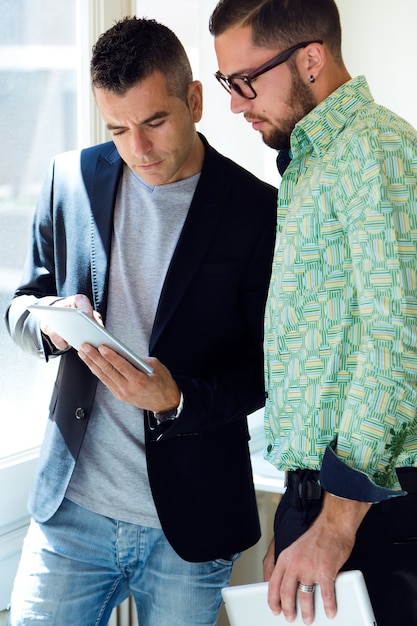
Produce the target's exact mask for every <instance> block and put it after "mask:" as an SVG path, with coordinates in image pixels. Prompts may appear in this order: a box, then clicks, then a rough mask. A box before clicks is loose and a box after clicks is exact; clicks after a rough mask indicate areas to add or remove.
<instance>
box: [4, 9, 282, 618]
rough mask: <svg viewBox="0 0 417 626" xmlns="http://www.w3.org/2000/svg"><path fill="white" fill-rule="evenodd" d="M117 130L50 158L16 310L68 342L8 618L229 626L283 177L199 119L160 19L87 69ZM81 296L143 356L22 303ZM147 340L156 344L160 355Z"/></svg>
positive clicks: (25, 333)
mask: <svg viewBox="0 0 417 626" xmlns="http://www.w3.org/2000/svg"><path fill="white" fill-rule="evenodd" d="M91 70H92V84H93V90H94V95H95V98H96V102H97V105H98V107H99V109H100V112H101V114H102V116H103V119H104V121H105V122H106V124H107V127H108V129H109V130H110V132H111V134H112V139H113V141H110V142H108V143H105V144H102V145H99V146H96V147H92V148H88V149H85V150H82V151H81V153H78V152H71V153H66V154H64V155H60V156H58V157H56V158H55V159H54V161H53V163H52V166H51V170H50V173H49V176H48V177H47V179H46V181H45V184H44V186H43V189H42V192H41V195H40V198H39V202H38V205H37V209H36V213H35V218H34V224H33V246H32V249H31V252H30V254H29V255H28V259H27V263H26V266H25V270H24V276H23V279H22V283H21V285H20V287H19V288H18V289H17V291H16V293H15V297H14V299H13V300H12V303H11V305H10V307H9V309H8V312H7V314H6V323H7V325H8V329H9V332H10V334H11V336H12V337H13V339H14V340H15V342H16V343H17V344H18V345H20V347H22V348H23V349H24V350H26V351H28V352H31V353H33V354H36V355H38V356H40V357H41V358H45V359H46V360H48V359H49V358H51V357H54V356H57V355H59V356H60V366H59V372H58V376H57V381H56V385H55V389H54V392H53V396H52V399H51V404H50V415H49V420H48V426H47V430H46V434H45V439H44V443H43V447H42V450H41V455H40V459H39V468H38V472H37V475H36V477H35V481H34V486H33V490H32V493H31V496H30V501H29V509H30V512H31V515H32V524H31V528H30V530H29V533H28V539H27V542H26V543H25V547H24V550H23V555H22V560H21V564H20V566H19V571H18V575H17V577H16V581H15V586H14V591H13V596H12V609H11V624H12V626H17V625H19V626H20V625H21V624H27V623H30V624H38V623H39V624H41V623H42V624H58V623H59V624H70V623H71V624H78V625H80V626H89V625H90V624H91V626H93V624H94V625H99V624H100V625H103V626H104V625H105V624H107V621H108V618H109V615H110V613H111V610H112V608H113V607H114V606H116V605H117V604H119V603H120V602H121V601H122V600H123V599H124V598H126V597H127V596H128V595H129V594H130V593H132V594H133V596H134V598H135V601H136V605H137V608H138V613H139V620H140V624H141V626H156V625H157V626H164V625H165V624H166V625H168V624H169V626H175V625H176V626H184V625H185V624H189V625H193V624H197V623H198V624H213V625H214V624H215V623H216V619H217V613H218V609H219V606H220V589H221V587H222V586H225V585H226V584H227V583H228V581H229V578H230V573H231V568H232V564H233V562H234V560H235V559H236V557H237V555H238V553H239V552H241V551H242V550H244V549H246V548H248V547H249V546H251V545H253V544H254V543H255V542H256V541H257V540H258V538H259V522H258V515H257V508H256V500H255V494H254V488H253V481H252V472H251V465H250V457H249V450H248V438H249V436H248V428H247V421H246V416H247V414H248V413H251V412H253V411H255V410H256V409H258V408H260V407H261V406H263V403H264V384H263V350H262V334H263V330H262V329H263V309H264V304H265V300H266V293H267V288H268V282H269V276H270V266H271V260H272V252H273V244H274V236H275V206H276V190H275V189H274V188H272V187H270V186H269V185H266V184H265V183H262V182H260V181H259V180H257V179H256V178H255V177H253V176H252V175H251V174H249V173H248V172H246V171H245V170H243V169H242V168H240V167H239V166H237V165H236V164H234V163H233V162H231V161H230V160H228V159H226V158H225V157H223V156H221V155H220V154H218V153H217V152H216V151H215V150H214V149H213V148H212V147H210V146H209V144H208V143H207V141H206V140H205V138H204V137H202V136H201V135H199V134H198V133H197V132H196V129H195V123H196V122H198V121H199V120H200V118H201V111H202V88H201V83H199V82H198V81H193V80H192V75H191V69H190V66H189V62H188V59H187V57H186V54H185V52H184V49H183V48H182V46H181V44H180V42H179V41H178V39H177V38H176V37H175V35H174V34H173V33H172V32H171V31H169V29H167V28H166V27H164V26H162V25H160V24H157V23H156V22H154V21H153V20H139V19H136V18H126V19H125V20H122V21H121V22H118V23H117V24H116V25H115V26H113V27H112V28H111V29H109V31H107V32H106V33H104V35H102V36H101V37H100V38H99V40H98V42H97V44H96V46H95V48H94V50H93V58H92V64H91ZM34 302H40V303H43V304H48V305H51V306H65V307H76V308H81V309H82V310H84V311H85V312H87V313H88V314H89V315H91V316H93V317H95V318H96V319H98V320H99V321H100V322H101V321H103V322H104V323H105V325H106V327H107V328H108V329H109V330H111V331H112V332H113V333H114V334H116V335H118V336H119V338H121V339H122V340H123V341H124V342H125V343H128V344H129V346H130V347H131V348H132V349H134V350H135V351H137V352H138V353H140V354H141V355H144V358H145V360H147V361H148V362H149V364H150V365H151V366H152V367H153V369H154V373H153V374H152V375H151V376H148V375H146V374H143V373H142V372H140V371H138V370H137V369H135V368H134V367H133V366H132V365H130V364H129V363H128V362H127V361H126V360H125V359H123V358H122V357H121V356H119V355H118V354H116V353H115V352H113V351H112V350H110V349H109V348H106V347H105V346H102V347H100V348H99V350H96V349H94V348H92V347H91V346H88V345H83V346H82V349H81V350H80V351H79V352H78V353H77V352H76V351H75V350H74V349H72V348H70V347H69V346H68V345H67V344H66V342H65V341H64V339H62V338H61V337H60V336H58V335H57V334H56V333H55V332H54V330H53V329H52V328H49V327H47V326H45V325H44V324H39V322H38V321H37V320H36V319H35V317H34V316H33V315H32V314H29V313H28V311H27V306H28V305H30V304H33V303H34ZM148 355H149V356H148Z"/></svg>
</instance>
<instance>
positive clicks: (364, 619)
mask: <svg viewBox="0 0 417 626" xmlns="http://www.w3.org/2000/svg"><path fill="white" fill-rule="evenodd" d="M335 590H336V602H337V614H336V617H335V618H334V619H328V618H327V617H326V614H325V612H324V606H323V600H322V597H321V593H320V587H319V586H317V588H316V590H315V592H314V593H315V596H314V611H315V616H314V621H313V626H376V620H375V616H374V613H373V610H372V606H371V602H370V600H369V595H368V590H367V588H366V584H365V579H364V577H363V574H362V572H360V571H359V570H351V571H346V572H341V573H340V574H339V575H338V576H337V578H336V582H335ZM222 596H223V600H224V603H225V607H226V613H227V617H228V618H229V621H230V625H231V626H284V625H285V626H289V623H288V622H287V620H286V619H285V617H284V615H283V613H281V614H280V615H278V616H276V615H274V614H273V613H272V611H271V609H270V608H269V606H268V583H254V584H251V585H236V586H234V587H225V588H223V589H222ZM291 625H292V626H305V625H304V622H303V620H302V618H301V613H300V611H299V610H297V617H296V618H295V621H294V622H291Z"/></svg>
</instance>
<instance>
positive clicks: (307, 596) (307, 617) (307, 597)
mask: <svg viewBox="0 0 417 626" xmlns="http://www.w3.org/2000/svg"><path fill="white" fill-rule="evenodd" d="M303 584H304V585H306V586H310V583H303ZM297 596H298V606H299V609H300V612H301V617H302V619H303V622H304V624H306V625H309V624H312V623H313V621H314V596H315V588H314V591H313V592H307V591H302V590H301V589H300V587H299V586H298V587H297Z"/></svg>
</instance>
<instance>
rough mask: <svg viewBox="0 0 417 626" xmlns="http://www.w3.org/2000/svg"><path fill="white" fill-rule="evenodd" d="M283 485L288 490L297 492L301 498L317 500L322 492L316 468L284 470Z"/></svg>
mask: <svg viewBox="0 0 417 626" xmlns="http://www.w3.org/2000/svg"><path fill="white" fill-rule="evenodd" d="M285 485H286V487H287V490H288V491H292V492H294V493H295V494H297V495H298V497H299V498H300V499H301V500H319V499H320V498H321V496H322V494H323V490H322V488H321V486H320V472H319V471H318V470H308V469H307V470H306V469H298V470H295V471H294V472H286V473H285Z"/></svg>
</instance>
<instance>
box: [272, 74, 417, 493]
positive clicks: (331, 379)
mask: <svg viewBox="0 0 417 626" xmlns="http://www.w3.org/2000/svg"><path fill="white" fill-rule="evenodd" d="M291 150H292V154H293V159H292V161H291V163H290V165H289V167H288V169H287V170H286V172H285V174H284V176H283V179H282V183H281V188H280V192H279V199H278V218H277V243H276V248H275V256H274V264H273V270H272V279H271V284H270V290H269V296H268V302H267V307H266V321H265V359H266V365H265V375H266V390H267V394H268V397H267V403H266V413H265V428H266V445H267V448H266V458H267V459H268V460H269V461H270V462H271V463H273V464H274V465H275V466H276V467H277V468H279V469H285V470H292V469H296V468H313V469H319V468H320V467H321V464H322V460H323V455H324V453H325V451H326V448H328V447H329V446H331V448H332V450H333V451H334V453H335V454H336V456H337V458H338V459H339V460H340V461H341V462H342V463H344V464H346V465H347V466H348V467H350V468H352V469H353V470H356V471H359V472H362V473H364V474H366V475H367V476H368V477H369V478H370V479H371V482H373V483H375V484H376V485H380V486H382V487H385V488H394V489H399V483H398V481H397V478H396V473H395V467H400V466H413V465H417V415H416V409H417V273H416V270H417V132H416V131H415V129H413V128H412V127H411V126H410V125H409V124H408V123H407V122H405V121H404V120H402V119H401V118H399V117H398V116H397V115H395V114H394V113H392V112H390V111H388V110H387V109H385V108H384V107H381V106H379V105H377V104H375V102H374V101H373V98H372V96H371V94H370V91H369V88H368V85H367V82H366V79H365V78H364V77H363V76H362V77H358V78H356V79H353V80H351V81H349V82H348V83H346V84H344V85H342V86H341V87H340V88H339V89H337V90H336V91H335V92H334V93H332V94H331V95H330V96H329V97H328V98H326V100H324V101H323V102H321V103H320V104H319V105H318V106H317V107H316V108H315V109H314V110H313V111H311V112H310V113H309V114H308V115H307V116H306V117H304V118H303V119H302V120H301V121H300V122H299V123H298V124H297V126H296V127H295V129H294V131H293V134H292V137H291ZM340 495H343V489H342V493H341V494H340Z"/></svg>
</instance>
